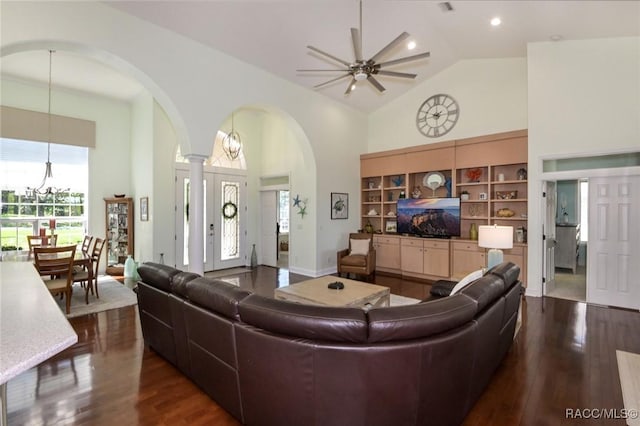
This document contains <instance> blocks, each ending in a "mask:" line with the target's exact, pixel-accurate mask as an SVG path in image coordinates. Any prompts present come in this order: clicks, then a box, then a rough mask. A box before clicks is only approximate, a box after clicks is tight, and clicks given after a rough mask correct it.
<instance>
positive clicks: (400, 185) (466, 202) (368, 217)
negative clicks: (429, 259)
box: [360, 130, 528, 276]
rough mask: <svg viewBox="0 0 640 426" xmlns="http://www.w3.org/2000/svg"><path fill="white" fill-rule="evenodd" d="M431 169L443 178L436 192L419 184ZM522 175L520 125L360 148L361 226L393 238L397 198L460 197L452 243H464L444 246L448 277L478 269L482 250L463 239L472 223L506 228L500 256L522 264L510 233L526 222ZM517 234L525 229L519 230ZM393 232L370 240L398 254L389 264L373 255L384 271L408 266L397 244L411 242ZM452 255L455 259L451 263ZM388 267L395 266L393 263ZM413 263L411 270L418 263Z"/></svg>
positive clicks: (521, 249) (522, 248)
mask: <svg viewBox="0 0 640 426" xmlns="http://www.w3.org/2000/svg"><path fill="white" fill-rule="evenodd" d="M432 172H438V173H441V174H442V175H443V176H444V177H445V184H444V185H442V186H440V187H438V188H436V189H435V191H434V190H433V189H431V188H428V187H426V186H425V182H424V179H425V176H427V174H429V173H432ZM526 175H527V131H526V130H521V131H514V132H506V133H501V134H496V135H487V136H482V137H477V138H469V139H463V140H454V141H447V142H440V143H435V144H427V145H421V146H416V147H410V148H405V149H400V150H393V151H387V152H380V153H372V154H364V155H362V156H361V161H360V176H361V188H362V189H361V204H362V205H361V215H362V216H361V219H362V220H361V227H362V229H363V230H367V229H369V230H372V232H374V233H376V234H379V235H380V234H382V235H385V236H389V237H392V236H394V235H397V233H396V232H395V228H394V226H392V225H394V224H395V223H396V216H397V201H398V199H399V198H403V197H406V198H411V197H413V198H433V197H435V198H443V197H460V199H461V211H460V224H461V226H460V228H461V235H460V237H459V238H454V240H453V241H454V242H455V241H456V240H458V241H461V242H463V244H462V245H460V244H458V245H452V246H451V250H450V252H449V253H450V254H449V257H450V258H451V260H450V263H449V268H448V270H449V271H451V274H452V276H453V275H457V274H460V273H463V272H464V271H465V269H468V268H471V267H474V268H475V267H477V266H478V265H476V263H478V264H480V263H482V260H483V259H484V250H483V249H480V248H478V247H477V243H476V242H475V241H472V240H471V239H470V229H471V225H472V224H475V225H476V227H477V226H479V225H489V224H497V225H508V226H512V227H513V228H514V242H515V243H517V244H516V245H514V249H513V250H512V251H510V252H508V253H506V254H505V258H508V259H512V260H515V261H517V262H518V263H519V264H521V269H523V270H524V269H525V268H526V255H525V253H526V241H518V240H517V239H516V234H517V232H516V231H517V230H518V229H519V228H520V229H523V230H524V229H526V227H527V219H528V218H527V208H528V194H527V177H526ZM463 194H465V195H463ZM368 225H370V227H368ZM523 234H526V233H525V232H521V233H520V235H523ZM398 236H399V235H398ZM399 237H400V238H401V240H399V241H398V242H396V241H395V240H393V239H391V240H389V239H387V240H382V239H380V238H376V240H377V244H378V245H379V246H380V248H385V253H390V256H392V257H393V258H394V259H395V258H396V257H398V256H399V259H400V260H399V261H396V260H394V261H392V262H391V261H389V262H387V261H386V260H385V259H384V256H382V255H381V256H379V257H380V258H379V259H378V261H377V263H378V264H381V265H385V266H384V267H383V270H386V271H388V272H394V271H399V272H402V271H404V269H406V267H408V266H407V259H406V258H405V259H403V258H402V256H401V250H400V247H405V252H407V253H409V252H410V250H409V249H407V247H412V246H411V244H408V243H406V242H403V243H401V242H402V241H403V240H404V238H412V237H410V236H399ZM422 248H423V249H424V247H422ZM396 251H398V253H396ZM454 257H456V259H458V260H457V262H456V264H455V265H454V262H453V258H454ZM398 262H400V263H398ZM410 263H411V262H410ZM463 264H467V265H465V266H462V265H463ZM471 264H473V265H471ZM389 265H397V266H398V268H397V269H396V268H393V267H391V266H389ZM413 266H415V268H413V269H415V271H417V270H419V269H420V268H419V266H416V265H413ZM409 269H410V272H411V273H415V271H414V270H413V269H411V268H409ZM424 271H426V269H425V268H423V272H424ZM407 272H409V270H408V271H407ZM439 274H440V275H441V272H438V273H431V274H427V273H426V272H424V275H426V276H440V275H439Z"/></svg>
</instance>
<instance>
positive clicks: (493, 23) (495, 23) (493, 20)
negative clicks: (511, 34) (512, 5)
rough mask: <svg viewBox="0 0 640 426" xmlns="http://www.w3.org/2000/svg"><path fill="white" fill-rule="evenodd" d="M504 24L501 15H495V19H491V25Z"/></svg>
mask: <svg viewBox="0 0 640 426" xmlns="http://www.w3.org/2000/svg"><path fill="white" fill-rule="evenodd" d="M500 24H502V20H501V19H500V18H499V17H497V16H496V17H495V18H493V19H491V25H492V26H494V27H497V26H498V25H500Z"/></svg>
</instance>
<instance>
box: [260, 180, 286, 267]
mask: <svg viewBox="0 0 640 426" xmlns="http://www.w3.org/2000/svg"><path fill="white" fill-rule="evenodd" d="M290 205H291V203H290V192H289V176H286V175H285V176H269V177H261V178H260V207H261V209H260V256H259V263H260V264H262V265H266V266H272V267H275V268H284V269H288V268H289V247H290V244H289V243H290V240H289V239H290V234H291V233H290V227H289V225H290V223H291V221H290Z"/></svg>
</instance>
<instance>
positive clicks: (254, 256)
mask: <svg viewBox="0 0 640 426" xmlns="http://www.w3.org/2000/svg"><path fill="white" fill-rule="evenodd" d="M256 266H258V255H257V254H256V245H255V244H254V245H253V248H252V249H251V267H252V268H255V267H256Z"/></svg>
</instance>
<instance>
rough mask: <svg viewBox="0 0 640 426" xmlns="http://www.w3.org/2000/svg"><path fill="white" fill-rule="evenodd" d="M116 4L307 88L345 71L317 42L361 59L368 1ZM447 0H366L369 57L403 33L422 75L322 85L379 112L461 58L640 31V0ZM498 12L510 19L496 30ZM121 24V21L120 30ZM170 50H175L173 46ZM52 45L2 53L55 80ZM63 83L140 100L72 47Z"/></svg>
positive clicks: (59, 61)
mask: <svg viewBox="0 0 640 426" xmlns="http://www.w3.org/2000/svg"><path fill="white" fill-rule="evenodd" d="M107 4H108V5H110V6H112V7H114V8H116V9H119V10H121V11H123V12H125V13H128V14H131V15H134V16H137V17H138V18H141V19H143V20H146V21H149V22H152V23H154V24H157V25H159V26H162V27H165V28H167V29H169V30H171V31H175V32H177V33H180V34H182V35H184V36H186V37H189V38H191V39H194V40H197V41H199V42H201V43H203V44H205V45H209V46H211V47H213V48H215V49H218V50H221V51H223V52H226V53H228V54H230V55H232V56H235V57H237V58H239V59H241V60H243V61H245V62H248V63H251V64H254V65H256V66H258V67H260V68H262V69H265V70H267V71H269V72H271V73H273V74H276V75H278V76H280V77H282V78H285V79H287V80H289V81H292V82H294V83H296V84H299V85H301V86H304V87H309V88H312V87H313V86H314V85H316V84H319V83H322V82H324V81H327V80H330V79H331V78H334V77H338V76H340V75H342V74H343V73H339V72H338V73H335V74H334V73H322V74H320V73H299V72H296V70H297V69H318V68H319V69H335V68H339V64H337V63H332V62H331V61H327V60H325V58H324V57H322V56H319V55H317V54H313V53H312V52H311V51H309V49H307V48H306V46H307V45H312V46H314V47H317V48H319V49H321V50H323V51H325V52H328V53H330V54H332V55H334V56H337V57H339V58H341V59H344V60H346V61H347V62H351V61H353V59H354V57H353V55H354V54H353V48H352V42H351V34H350V30H349V29H350V28H351V27H355V28H357V27H358V25H359V12H358V10H359V1H358V0H280V1H277V0H233V1H229V0H226V1H223V0H207V1H170V0H169V1H148V0H146V1H117V2H107ZM450 4H451V6H453V9H454V10H453V11H451V12H444V11H443V8H442V7H441V6H440V2H437V1H425V0H364V1H363V6H362V10H363V12H362V33H363V36H362V39H363V42H362V44H363V53H364V56H365V58H369V57H371V56H373V55H374V54H375V53H376V52H377V51H379V50H380V49H382V48H383V47H384V46H386V45H387V44H388V43H389V42H390V41H391V40H393V39H394V38H395V37H397V36H398V35H399V34H400V33H402V32H403V31H406V32H408V33H409V34H410V35H411V38H410V39H412V40H414V41H415V42H416V43H417V47H416V49H415V50H414V51H411V52H410V51H408V50H406V49H402V50H401V49H396V50H395V51H392V52H390V54H389V55H387V56H386V57H384V58H382V59H383V61H384V60H392V59H397V58H400V57H403V56H409V55H413V54H416V53H421V52H423V51H430V52H431V57H430V58H429V59H423V60H418V61H415V62H410V63H407V64H402V65H398V66H394V67H388V68H387V69H388V70H393V71H400V72H411V73H416V74H418V76H417V77H416V79H415V80H405V79H399V78H395V77H387V76H378V77H377V79H378V81H379V82H380V83H381V84H382V85H383V86H385V87H386V89H387V90H386V91H385V92H384V93H382V94H380V93H378V91H377V90H375V89H374V88H373V87H372V86H371V85H370V84H369V83H368V82H366V81H362V82H359V83H358V85H357V89H356V90H354V91H353V92H352V93H351V94H350V95H348V96H345V95H344V91H345V89H346V87H347V84H348V82H349V81H350V79H348V78H345V79H342V80H339V81H338V82H336V83H335V84H330V85H328V86H324V87H323V88H321V89H317V90H318V91H319V92H320V93H322V94H325V95H327V96H330V97H332V98H334V99H336V100H338V101H340V102H344V103H346V104H348V105H351V106H353V107H354V108H357V109H360V110H362V111H365V112H370V111H373V110H375V109H377V108H379V107H380V106H382V105H383V104H385V103H386V102H388V101H390V100H391V99H394V98H396V97H397V96H399V95H401V94H402V93H404V92H406V91H407V90H409V89H410V88H411V87H413V86H415V85H416V84H418V82H420V81H424V80H425V79H428V78H429V77H432V76H433V75H435V74H436V73H438V72H440V71H442V70H443V69H445V68H447V67H449V66H451V65H452V64H454V63H455V62H457V61H459V60H461V59H472V58H500V57H518V56H519V57H525V56H526V49H527V43H528V42H538V41H550V38H551V37H552V36H559V37H560V38H561V41H559V43H561V42H562V40H576V39H588V38H603V37H621V36H638V35H640V2H639V1H455V0H453V1H450ZM494 16H499V17H500V18H501V19H502V22H503V23H502V25H501V26H499V27H497V28H494V27H491V26H490V24H489V21H490V19H491V18H493V17H494ZM115 30H117V29H114V31H115ZM168 54H170V52H168ZM47 69H48V53H47V52H46V51H45V52H31V53H20V54H15V55H10V56H8V57H6V58H2V73H3V74H6V75H9V76H13V77H18V76H19V77H20V78H26V79H30V80H37V81H42V82H46V79H47ZM53 79H54V84H55V85H56V86H64V87H69V88H73V89H77V90H83V91H89V92H97V93H100V94H106V95H108V96H112V97H116V98H121V99H130V98H131V97H132V96H135V95H136V94H137V93H139V91H140V90H141V88H140V87H139V86H138V85H137V83H136V82H134V81H131V80H130V79H129V78H128V77H126V76H122V75H120V74H118V73H116V72H114V71H113V70H109V69H104V68H103V67H102V66H101V65H100V64H97V63H95V62H92V61H86V60H85V59H83V58H80V57H78V56H74V55H72V54H69V53H66V52H57V53H56V56H54V77H53Z"/></svg>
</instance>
